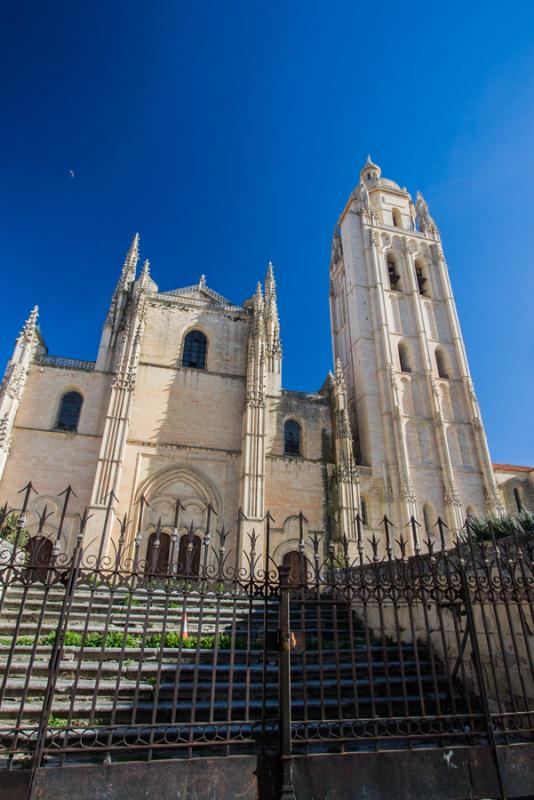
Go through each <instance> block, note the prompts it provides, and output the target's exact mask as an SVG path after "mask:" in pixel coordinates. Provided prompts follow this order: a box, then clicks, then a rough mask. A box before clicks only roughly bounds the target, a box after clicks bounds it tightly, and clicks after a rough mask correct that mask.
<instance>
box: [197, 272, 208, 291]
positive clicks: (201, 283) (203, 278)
mask: <svg viewBox="0 0 534 800" xmlns="http://www.w3.org/2000/svg"><path fill="white" fill-rule="evenodd" d="M198 288H199V289H205V288H206V276H205V275H201V276H200V279H199V281H198Z"/></svg>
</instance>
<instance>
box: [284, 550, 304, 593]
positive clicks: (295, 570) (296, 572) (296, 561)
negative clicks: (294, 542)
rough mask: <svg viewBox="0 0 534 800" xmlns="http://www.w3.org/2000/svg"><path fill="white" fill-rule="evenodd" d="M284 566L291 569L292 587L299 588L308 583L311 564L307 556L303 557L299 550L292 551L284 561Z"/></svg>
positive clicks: (290, 579)
mask: <svg viewBox="0 0 534 800" xmlns="http://www.w3.org/2000/svg"><path fill="white" fill-rule="evenodd" d="M282 566H283V567H289V583H290V584H291V586H299V585H300V584H302V583H306V582H307V580H308V573H309V562H308V559H307V558H306V556H305V555H301V554H300V553H299V552H298V550H290V551H289V552H288V553H286V554H285V555H284V557H283V559H282Z"/></svg>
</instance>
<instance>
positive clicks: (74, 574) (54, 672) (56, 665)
mask: <svg viewBox="0 0 534 800" xmlns="http://www.w3.org/2000/svg"><path fill="white" fill-rule="evenodd" d="M82 554H83V548H82V536H81V535H80V536H78V538H77V542H76V548H75V550H74V553H73V556H72V559H71V562H70V568H69V570H68V578H67V583H66V586H65V593H64V595H63V601H62V603H61V608H60V612H59V619H58V624H57V626H56V631H55V634H56V635H55V637H54V643H53V645H52V653H51V655H50V662H49V669H48V680H47V684H46V689H45V693H44V699H43V705H42V708H41V715H40V720H39V727H38V730H37V737H36V741H35V750H34V753H33V759H32V765H31V776H30V782H29V786H28V795H27V796H28V800H31V798H32V796H33V788H34V782H35V776H36V774H37V770H38V769H39V767H40V766H41V761H42V758H43V754H44V750H45V745H46V737H47V735H48V720H49V717H50V712H51V710H52V704H53V701H54V694H55V690H56V683H57V679H58V676H59V672H60V662H61V657H62V653H63V646H64V642H65V632H66V630H67V625H68V622H69V617H70V610H71V605H72V599H73V596H74V590H75V588H76V583H77V581H78V576H79V574H80V567H81V559H82Z"/></svg>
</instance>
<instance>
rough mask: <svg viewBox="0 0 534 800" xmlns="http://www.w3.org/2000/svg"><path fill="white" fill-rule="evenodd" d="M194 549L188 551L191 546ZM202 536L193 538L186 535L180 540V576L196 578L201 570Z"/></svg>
mask: <svg viewBox="0 0 534 800" xmlns="http://www.w3.org/2000/svg"><path fill="white" fill-rule="evenodd" d="M190 543H191V544H192V549H191V551H190V554H189V551H188V547H189V544H190ZM200 546H201V543H200V536H191V534H189V533H186V534H184V536H182V538H181V539H180V549H179V550H178V575H191V576H196V575H198V573H199V570H200Z"/></svg>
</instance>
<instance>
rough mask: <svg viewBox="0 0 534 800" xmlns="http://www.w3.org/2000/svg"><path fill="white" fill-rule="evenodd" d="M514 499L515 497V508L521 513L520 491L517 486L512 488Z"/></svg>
mask: <svg viewBox="0 0 534 800" xmlns="http://www.w3.org/2000/svg"><path fill="white" fill-rule="evenodd" d="M514 499H515V504H516V506H517V510H518V512H519V513H521V512H522V511H523V503H522V501H521V492H520V491H519V489H518V488H517V487H516V488H515V489H514Z"/></svg>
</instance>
